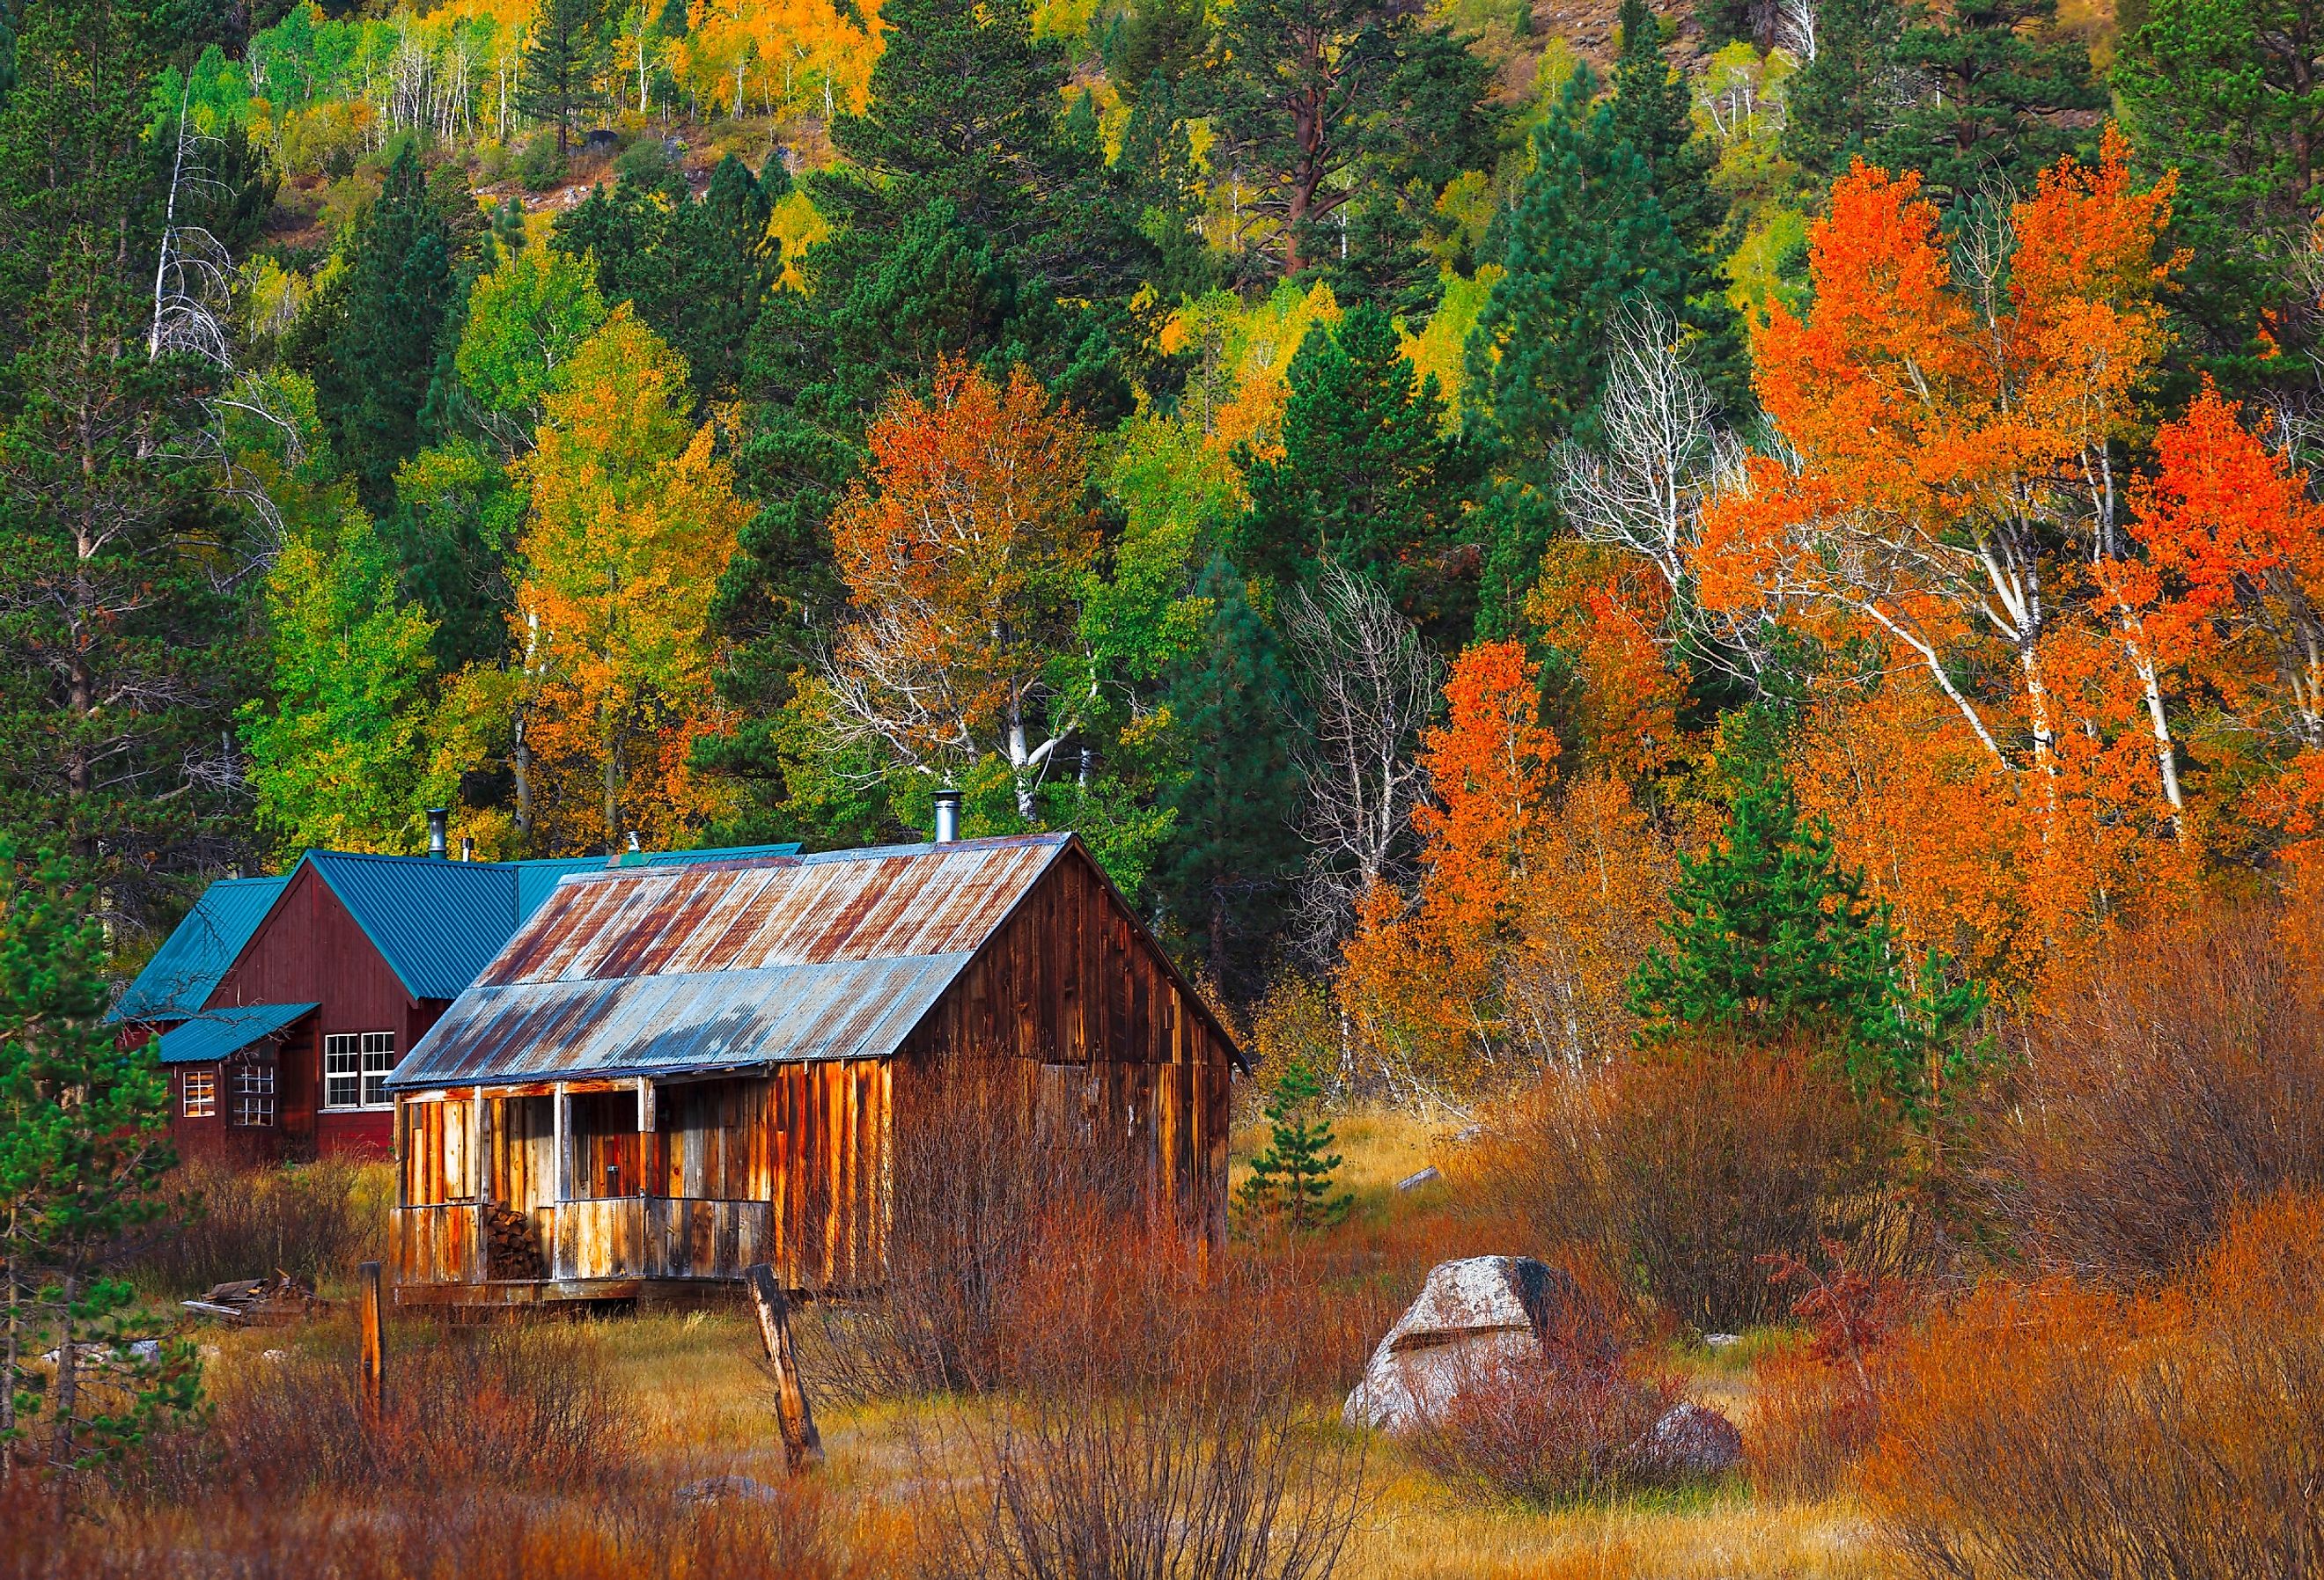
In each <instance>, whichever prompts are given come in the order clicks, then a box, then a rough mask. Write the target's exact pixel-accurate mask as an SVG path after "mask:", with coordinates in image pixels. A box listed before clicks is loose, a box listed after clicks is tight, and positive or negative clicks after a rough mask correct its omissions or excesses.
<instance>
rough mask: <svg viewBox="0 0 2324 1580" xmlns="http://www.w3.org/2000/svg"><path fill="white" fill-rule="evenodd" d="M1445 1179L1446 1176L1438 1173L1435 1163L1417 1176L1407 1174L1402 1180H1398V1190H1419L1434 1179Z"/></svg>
mask: <svg viewBox="0 0 2324 1580" xmlns="http://www.w3.org/2000/svg"><path fill="white" fill-rule="evenodd" d="M1442 1178H1444V1176H1443V1175H1442V1174H1439V1173H1438V1172H1436V1165H1435V1164H1434V1163H1431V1164H1430V1165H1429V1166H1428V1167H1427V1168H1425V1169H1422V1170H1421V1171H1420V1172H1419V1173H1417V1174H1407V1175H1406V1176H1405V1177H1404V1178H1402V1179H1399V1180H1397V1182H1396V1187H1397V1189H1398V1190H1418V1189H1419V1188H1420V1187H1422V1186H1424V1185H1425V1184H1427V1183H1428V1182H1429V1181H1430V1180H1432V1179H1442Z"/></svg>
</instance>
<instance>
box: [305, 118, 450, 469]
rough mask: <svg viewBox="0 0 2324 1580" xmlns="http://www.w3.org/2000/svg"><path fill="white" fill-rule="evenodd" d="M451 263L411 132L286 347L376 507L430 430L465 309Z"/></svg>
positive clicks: (335, 445) (446, 234)
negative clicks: (338, 269)
mask: <svg viewBox="0 0 2324 1580" xmlns="http://www.w3.org/2000/svg"><path fill="white" fill-rule="evenodd" d="M468 207H469V208H470V209H471V210H472V211H473V210H474V209H475V205H474V204H470V205H469V206H468ZM454 264H455V249H454V243H453V237H452V232H451V227H450V226H449V225H447V223H446V220H445V217H444V213H443V210H442V209H441V208H439V207H438V202H437V199H436V198H435V196H434V195H433V194H431V193H430V192H429V188H428V180H427V176H426V174H425V172H424V171H422V169H421V167H420V155H419V153H418V152H416V151H415V149H414V148H413V145H412V144H411V143H408V142H407V143H404V144H403V146H402V147H401V149H399V150H398V151H397V152H396V155H395V158H394V160H393V161H392V162H390V164H389V165H388V167H387V175H386V178H385V180H384V181H383V184H382V185H381V188H380V193H379V196H378V198H377V199H374V201H373V203H372V206H371V207H370V208H368V209H366V210H365V211H364V217H363V218H362V219H361V220H360V221H359V222H357V224H356V226H355V235H354V236H353V238H352V240H351V241H350V242H349V244H348V246H347V256H346V270H345V272H344V273H341V274H340V275H339V276H338V278H337V279H336V280H335V281H333V282H332V283H331V284H330V285H329V286H328V287H327V289H325V290H324V291H322V293H321V294H320V295H319V296H318V298H317V299H316V300H315V302H314V303H313V305H311V306H310V307H309V309H308V310H307V311H306V312H305V313H304V314H302V315H301V317H300V322H299V323H298V325H296V326H295V327H294V328H293V329H292V331H291V337H290V338H289V341H288V343H287V344H286V345H285V346H284V354H285V356H287V357H288V359H289V360H290V361H291V365H293V366H296V367H298V368H300V369H301V370H302V371H304V372H305V373H307V374H309V376H310V377H312V378H313V380H314V381H315V402H316V409H317V410H318V411H319V412H320V414H321V416H322V419H323V423H324V427H325V429H326V430H327V432H328V433H329V435H330V439H331V448H332V449H333V450H334V452H336V453H337V456H338V457H339V459H340V461H341V462H342V463H343V464H344V465H345V466H346V468H347V471H348V472H349V474H351V475H352V476H354V477H355V485H356V488H357V489H358V491H359V492H360V493H361V494H362V497H363V501H364V508H366V509H368V510H372V511H374V512H376V513H386V512H387V511H388V510H390V509H392V505H393V499H394V486H395V469H396V467H399V466H400V465H401V464H402V463H403V462H404V460H406V459H407V458H408V457H410V456H411V455H412V454H414V453H415V452H416V451H418V450H419V448H420V446H421V444H423V443H424V442H426V441H427V439H429V438H430V437H432V434H431V433H430V432H429V426H430V425H429V423H428V422H426V421H424V420H423V414H424V413H428V412H429V397H430V395H431V393H434V392H435V391H436V390H437V388H438V383H439V381H441V380H442V378H443V375H444V374H446V373H447V371H448V368H447V363H448V360H449V357H450V355H451V353H452V350H453V347H454V345H455V343H456V342H457V336H458V332H459V325H460V322H461V319H462V317H463V316H464V315H463V302H462V296H463V286H462V282H461V281H460V278H459V276H458V275H457V273H455V272H454ZM439 410H440V408H439Z"/></svg>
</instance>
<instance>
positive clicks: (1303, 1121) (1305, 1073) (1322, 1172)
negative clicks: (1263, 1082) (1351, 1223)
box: [1242, 1058, 1356, 1229]
mask: <svg viewBox="0 0 2324 1580" xmlns="http://www.w3.org/2000/svg"><path fill="white" fill-rule="evenodd" d="M1322 1095H1323V1081H1322V1079H1321V1078H1319V1077H1318V1076H1316V1074H1315V1071H1314V1068H1313V1067H1310V1066H1309V1065H1308V1063H1307V1061H1306V1060H1305V1059H1301V1058H1294V1059H1293V1060H1292V1061H1291V1062H1290V1063H1289V1064H1287V1065H1286V1066H1285V1067H1284V1068H1283V1074H1282V1075H1280V1076H1277V1077H1276V1082H1275V1085H1274V1086H1272V1087H1271V1088H1269V1089H1268V1101H1267V1118H1268V1125H1269V1133H1268V1145H1267V1150H1266V1151H1264V1152H1261V1153H1260V1154H1259V1156H1258V1157H1256V1158H1254V1159H1252V1160H1251V1163H1250V1178H1249V1179H1246V1180H1244V1181H1243V1185H1242V1205H1243V1210H1244V1211H1245V1212H1246V1213H1248V1214H1249V1215H1251V1216H1252V1217H1254V1218H1258V1217H1275V1218H1279V1219H1280V1220H1281V1221H1282V1222H1283V1223H1285V1224H1288V1225H1289V1226H1290V1227H1292V1228H1293V1229H1320V1228H1323V1227H1325V1226H1327V1225H1329V1224H1336V1223H1338V1222H1339V1221H1340V1220H1341V1219H1342V1218H1344V1217H1346V1216H1347V1215H1348V1209H1349V1208H1350V1207H1351V1206H1354V1205H1355V1200H1356V1198H1355V1196H1354V1194H1353V1193H1352V1192H1347V1191H1342V1192H1341V1193H1340V1194H1338V1195H1336V1196H1334V1195H1333V1192H1332V1175H1333V1172H1334V1171H1335V1170H1336V1169H1338V1168H1339V1167H1340V1155H1339V1154H1338V1153H1337V1152H1334V1151H1332V1150H1330V1149H1331V1147H1332V1146H1333V1142H1334V1141H1335V1139H1336V1138H1335V1137H1333V1134H1332V1126H1331V1123H1330V1122H1329V1121H1328V1120H1325V1119H1323V1118H1320V1117H1318V1118H1317V1119H1315V1120H1314V1123H1309V1121H1308V1119H1307V1117H1306V1115H1307V1113H1309V1112H1310V1110H1311V1109H1312V1107H1313V1105H1314V1102H1315V1100H1316V1099H1317V1098H1318V1097H1321V1096H1322Z"/></svg>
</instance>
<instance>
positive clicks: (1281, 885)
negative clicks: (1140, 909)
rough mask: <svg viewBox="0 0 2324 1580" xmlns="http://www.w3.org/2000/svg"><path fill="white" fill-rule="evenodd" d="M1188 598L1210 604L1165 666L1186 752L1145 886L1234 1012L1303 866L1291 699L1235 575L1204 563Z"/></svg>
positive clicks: (1261, 968) (1250, 987)
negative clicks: (1195, 644)
mask: <svg viewBox="0 0 2324 1580" xmlns="http://www.w3.org/2000/svg"><path fill="white" fill-rule="evenodd" d="M1194 593H1195V596H1197V597H1203V598H1208V599H1210V600H1211V601H1212V614H1211V624H1210V629H1209V631H1208V633H1206V636H1205V639H1204V641H1203V644H1202V646H1201V648H1200V649H1199V650H1197V651H1195V652H1194V653H1193V654H1191V655H1189V656H1188V657H1187V658H1186V659H1185V660H1184V661H1181V662H1180V663H1179V664H1178V665H1176V667H1175V670H1174V672H1173V673H1172V674H1171V676H1170V677H1169V683H1168V686H1169V688H1168V691H1167V700H1168V707H1169V710H1170V717H1171V719H1172V721H1173V722H1174V723H1175V724H1176V726H1177V727H1178V729H1179V731H1180V732H1181V733H1182V734H1183V735H1185V737H1186V739H1187V740H1189V741H1190V742H1193V743H1196V744H1197V749H1195V750H1194V751H1192V752H1190V753H1188V757H1189V762H1188V763H1187V773H1186V777H1185V780H1184V781H1181V782H1180V783H1179V785H1178V786H1177V787H1176V790H1174V791H1173V792H1172V793H1171V794H1170V796H1169V797H1168V798H1167V801H1166V803H1165V804H1166V805H1167V806H1168V807H1169V808H1171V810H1172V812H1173V813H1174V814H1175V820H1174V822H1173V824H1172V832H1173V837H1172V839H1171V841H1170V844H1169V845H1168V847H1167V852H1166V854H1165V855H1164V857H1163V861H1162V864H1161V866H1160V869H1159V870H1158V871H1157V873H1156V874H1155V876H1156V887H1157V890H1158V892H1159V893H1160V895H1161V899H1162V904H1163V909H1164V910H1165V911H1166V912H1167V914H1168V916H1169V917H1170V919H1171V920H1172V923H1173V930H1174V932H1176V933H1177V934H1179V935H1181V936H1183V937H1184V938H1185V939H1186V940H1187V942H1188V944H1189V946H1190V947H1192V948H1193V949H1194V951H1195V953H1197V954H1198V955H1199V956H1200V957H1201V958H1202V960H1203V964H1204V965H1205V966H1207V967H1208V968H1209V970H1210V975H1211V979H1212V980H1213V981H1214V982H1216V983H1217V984H1219V985H1220V987H1221V989H1222V990H1223V991H1224V992H1225V993H1226V994H1227V995H1228V996H1229V997H1230V998H1231V999H1234V1000H1236V1001H1238V1002H1242V1001H1245V1000H1247V999H1249V998H1250V996H1251V995H1253V994H1255V993H1258V992H1259V990H1260V989H1261V988H1262V987H1263V986H1264V985H1265V984H1264V981H1263V977H1264V975H1265V972H1266V968H1267V963H1268V956H1269V953H1270V945H1271V943H1272V941H1273V939H1274V938H1275V937H1276V935H1277V933H1278V932H1280V930H1281V929H1282V927H1283V924H1284V922H1285V920H1286V912H1287V906H1288V901H1289V900H1290V897H1291V888H1292V884H1293V882H1294V881H1295V880H1296V878H1297V876H1298V873H1299V870H1300V867H1301V865H1302V864H1303V863H1304V861H1305V855H1306V850H1305V843H1304V842H1303V841H1302V840H1301V839H1300V837H1299V835H1298V831H1297V828H1296V824H1295V819H1296V818H1297V816H1298V812H1299V808H1300V799H1301V796H1300V779H1299V772H1298V769H1297V767H1296V765H1295V763H1294V762H1293V760H1292V755H1291V750H1290V743H1289V740H1288V739H1287V725H1286V721H1287V719H1288V717H1289V716H1290V709H1291V706H1292V703H1291V699H1292V697H1293V695H1294V694H1293V690H1292V687H1291V684H1290V680H1289V678H1288V677H1287V676H1286V674H1285V672H1284V669H1283V661H1282V657H1281V654H1280V652H1279V651H1277V642H1276V640H1275V633H1273V632H1272V631H1271V630H1269V629H1268V624H1267V623H1266V622H1265V621H1264V620H1261V619H1260V618H1259V612H1258V611H1257V610H1256V609H1253V608H1252V607H1251V605H1250V597H1249V596H1248V594H1247V590H1246V585H1245V583H1244V580H1243V577H1242V575H1241V573H1240V571H1238V570H1237V569H1236V568H1235V567H1234V566H1232V565H1231V564H1229V563H1228V562H1227V561H1226V560H1224V559H1212V561H1211V562H1210V564H1209V565H1207V566H1206V567H1204V568H1203V574H1202V577H1201V578H1200V579H1199V580H1198V581H1197V582H1196V583H1195V586H1194Z"/></svg>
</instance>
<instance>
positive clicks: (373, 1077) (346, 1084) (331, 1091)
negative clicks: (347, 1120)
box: [323, 1031, 395, 1108]
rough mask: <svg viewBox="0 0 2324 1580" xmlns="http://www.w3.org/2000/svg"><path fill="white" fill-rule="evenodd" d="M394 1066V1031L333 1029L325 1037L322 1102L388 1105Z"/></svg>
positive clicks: (336, 1105) (345, 1105) (328, 1105)
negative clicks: (389, 1086)
mask: <svg viewBox="0 0 2324 1580" xmlns="http://www.w3.org/2000/svg"><path fill="white" fill-rule="evenodd" d="M394 1067H395V1033H394V1032H392V1031H333V1032H331V1033H329V1034H327V1036H325V1037H324V1039H323V1106H324V1107H326V1108H386V1107H388V1106H390V1104H389V1101H388V1095H387V1073H388V1071H390V1070H392V1069H393V1068H394Z"/></svg>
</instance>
